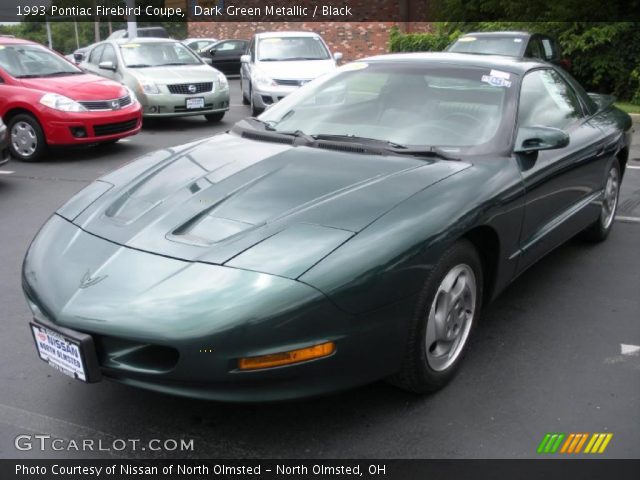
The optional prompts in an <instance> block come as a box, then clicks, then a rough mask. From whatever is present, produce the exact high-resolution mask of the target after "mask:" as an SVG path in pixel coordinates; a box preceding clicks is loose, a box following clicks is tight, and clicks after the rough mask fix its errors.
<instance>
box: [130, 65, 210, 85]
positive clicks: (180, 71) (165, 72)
mask: <svg viewBox="0 0 640 480" xmlns="http://www.w3.org/2000/svg"><path fill="white" fill-rule="evenodd" d="M127 71H128V72H129V73H131V75H133V76H134V77H136V78H138V79H139V80H143V79H144V80H150V81H152V82H154V83H157V84H160V85H167V84H172V83H189V82H212V81H215V79H216V74H217V73H218V71H217V70H216V69H214V68H211V66H209V65H205V64H202V65H193V66H186V65H183V66H167V67H149V68H129V69H127Z"/></svg>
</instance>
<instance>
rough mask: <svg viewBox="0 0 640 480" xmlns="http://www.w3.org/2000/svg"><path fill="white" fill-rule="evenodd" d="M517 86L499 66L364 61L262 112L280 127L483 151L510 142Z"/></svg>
mask: <svg viewBox="0 0 640 480" xmlns="http://www.w3.org/2000/svg"><path fill="white" fill-rule="evenodd" d="M515 90H516V82H515V78H514V75H513V74H510V73H507V72H501V71H497V70H489V69H484V68H476V67H451V66H446V67H444V66H433V65H424V64H422V65H416V64H413V65H408V64H406V63H387V62H385V63H378V64H376V63H371V64H366V63H364V62H356V63H352V64H350V65H346V66H345V67H342V68H340V69H339V70H338V71H337V72H336V73H333V74H330V75H327V76H324V77H322V78H320V79H318V80H315V81H314V82H312V83H310V84H308V85H307V86H305V87H302V88H301V89H300V90H298V91H296V92H294V93H292V94H291V95H289V96H287V97H285V98H284V99H283V100H282V101H280V102H279V103H277V104H275V105H274V106H273V107H271V108H270V109H269V110H267V111H266V112H265V113H264V114H262V115H261V116H260V117H259V118H260V120H262V121H264V122H266V123H267V125H268V126H269V129H273V130H275V131H279V132H292V131H298V132H304V133H305V134H307V135H311V136H318V135H320V136H321V135H340V136H342V137H348V136H353V137H365V138H369V139H375V140H381V141H384V142H391V143H394V144H399V145H406V146H433V147H450V148H452V149H453V150H454V151H460V150H466V151H467V153H471V152H472V151H473V152H478V153H479V152H487V151H496V150H497V149H498V148H502V147H498V144H499V145H501V146H504V145H505V144H507V143H508V141H509V140H508V137H509V135H510V134H509V133H508V132H510V129H509V128H507V125H508V118H507V117H509V118H511V114H509V115H507V114H506V113H505V112H506V110H507V108H506V106H507V105H509V104H511V105H512V104H513V103H514V102H513V101H509V99H511V98H512V97H513V96H515V95H514V93H513V91H515ZM512 122H513V121H511V125H512ZM475 147H482V148H475Z"/></svg>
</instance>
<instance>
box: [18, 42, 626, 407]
mask: <svg viewBox="0 0 640 480" xmlns="http://www.w3.org/2000/svg"><path fill="white" fill-rule="evenodd" d="M611 101H612V100H611V98H610V97H607V96H603V95H590V94H587V93H585V91H584V90H583V89H582V88H581V87H580V85H578V84H577V83H576V81H575V80H573V79H572V78H571V77H570V76H569V75H568V74H567V73H566V72H564V71H563V70H561V69H559V68H556V67H555V66H553V65H550V64H547V63H541V62H538V61H533V60H526V59H519V60H518V59H510V58H506V57H497V56H495V57H492V56H478V55H465V54H455V53H445V54H404V55H387V56H381V57H374V58H369V59H365V60H362V61H358V62H355V63H352V64H349V65H346V66H344V67H341V68H340V69H338V70H337V71H336V72H335V73H331V74H328V75H326V76H323V77H321V78H319V79H317V80H315V81H313V82H312V83H310V84H309V85H306V86H305V87H303V88H301V89H300V90H298V91H296V92H295V93H293V94H291V95H290V96H288V97H286V98H285V99H283V100H282V101H281V102H279V103H278V104H276V105H274V106H273V107H272V108H270V109H269V110H267V111H266V112H265V113H264V114H263V115H261V116H260V117H259V118H248V119H246V120H243V121H241V122H239V123H238V124H236V125H235V126H234V127H233V129H232V130H231V131H230V132H228V133H226V134H223V135H218V136H216V137H213V138H210V139H207V140H203V141H199V142H195V143H191V144H188V145H182V146H179V147H175V148H170V149H166V150H161V151H158V152H155V153H153V154H150V155H147V156H145V157H143V158H141V159H139V160H137V161H135V162H133V163H130V164H128V165H127V166H125V167H124V168H121V169H119V170H117V171H115V172H113V173H111V174H109V175H107V176H105V177H103V178H101V179H99V180H96V181H95V182H93V183H92V184H91V185H89V186H88V187H87V188H85V189H84V190H82V191H81V192H80V193H78V194H77V195H76V196H75V197H74V198H72V199H71V200H70V201H69V202H68V203H67V204H65V205H64V206H63V207H62V208H60V209H59V210H58V211H57V212H56V213H55V215H53V216H52V217H51V219H49V221H48V222H47V223H46V224H45V225H44V227H43V228H42V229H41V230H40V232H39V233H38V235H37V237H36V238H35V240H34V241H33V243H32V245H31V247H30V248H29V251H28V253H27V256H26V259H25V262H24V271H23V285H24V291H25V294H26V296H27V299H28V302H29V305H30V307H31V309H32V311H33V316H34V321H33V322H32V323H31V324H30V328H31V330H32V332H33V337H34V340H35V343H36V346H37V351H38V354H39V356H40V357H41V358H42V359H43V360H45V361H47V362H48V363H49V364H50V365H52V366H54V367H55V368H57V369H58V370H60V371H61V372H63V373H66V374H68V375H70V376H73V377H75V378H79V379H80V380H83V381H86V382H94V381H98V380H99V379H100V378H102V377H109V378H112V379H115V380H118V381H121V382H124V383H127V384H129V385H135V386H139V387H143V388H149V389H153V390H157V391H161V392H167V393H172V394H179V395H186V396H191V397H198V398H207V399H217V400H231V401H262V400H275V399H286V398H292V397H302V396H310V395H317V394H323V393H326V392H331V391H335V390H339V389H345V388H349V387H354V386H357V385H362V384H365V383H368V382H372V381H375V380H377V379H381V378H388V379H390V380H391V381H392V382H393V383H395V384H396V385H398V386H400V387H402V388H405V389H407V390H410V391H414V392H426V391H432V390H435V389H437V388H440V387H442V386H443V385H444V384H445V383H446V382H448V381H449V380H450V379H451V378H452V376H453V375H454V374H455V372H456V370H457V369H458V367H459V366H460V363H461V359H462V356H463V354H464V352H465V348H466V346H467V344H468V339H469V336H470V334H471V333H472V331H473V328H474V325H475V324H476V323H477V321H478V318H479V316H480V310H481V307H482V305H483V304H486V303H487V302H488V301H490V300H491V299H493V298H494V297H495V296H496V295H497V294H498V293H499V292H500V291H501V290H503V289H504V288H505V286H506V285H508V284H509V282H511V281H512V280H513V279H514V278H515V277H516V276H518V275H519V274H520V273H522V272H523V271H524V270H526V269H527V268H528V267H529V266H530V265H532V264H533V263H534V262H535V261H536V260H538V259H539V258H540V257H542V256H543V255H545V254H546V253H547V252H549V251H550V250H552V249H553V248H555V247H557V246H558V245H560V244H561V243H563V242H564V241H566V240H567V239H569V238H571V237H573V236H574V235H576V234H578V233H580V234H581V235H583V236H584V237H585V238H588V239H591V240H596V241H597V240H604V239H605V238H606V237H607V235H608V233H609V231H610V230H611V228H612V225H613V222H614V217H615V211H616V206H617V201H618V191H619V187H620V183H621V180H622V178H623V175H624V170H625V165H626V163H627V157H628V152H629V142H630V130H631V120H630V118H629V116H628V115H627V114H625V113H623V112H621V111H620V110H618V109H616V108H615V107H613V106H612V103H611Z"/></svg>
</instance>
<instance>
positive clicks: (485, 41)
mask: <svg viewBox="0 0 640 480" xmlns="http://www.w3.org/2000/svg"><path fill="white" fill-rule="evenodd" d="M447 51H448V52H455V53H476V54H483V55H506V56H510V57H520V58H537V59H540V60H544V61H545V62H550V63H554V64H556V65H562V66H563V67H565V68H566V67H567V66H568V64H567V62H566V60H563V59H562V56H561V54H560V46H559V45H558V42H557V40H556V39H554V38H552V37H550V36H548V35H543V34H540V33H529V32H474V33H467V34H465V35H462V36H461V37H459V38H458V39H457V40H456V41H455V42H453V43H452V44H451V45H450V46H449V47H448V48H447Z"/></svg>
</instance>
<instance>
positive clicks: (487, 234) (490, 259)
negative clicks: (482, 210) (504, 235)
mask: <svg viewBox="0 0 640 480" xmlns="http://www.w3.org/2000/svg"><path fill="white" fill-rule="evenodd" d="M461 238H462V239H465V240H468V241H470V242H471V244H472V245H473V246H474V247H475V248H476V250H477V251H478V254H479V255H480V260H481V261H482V274H483V284H484V291H483V299H482V300H483V303H484V304H487V303H489V301H490V300H491V299H492V298H493V296H494V293H495V288H496V280H497V274H498V265H499V261H500V237H499V236H498V232H496V230H495V229H493V228H492V227H490V226H488V225H479V226H476V227H474V228H472V229H471V230H469V231H468V232H466V233H465V234H464V235H463V236H462V237H461Z"/></svg>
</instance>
